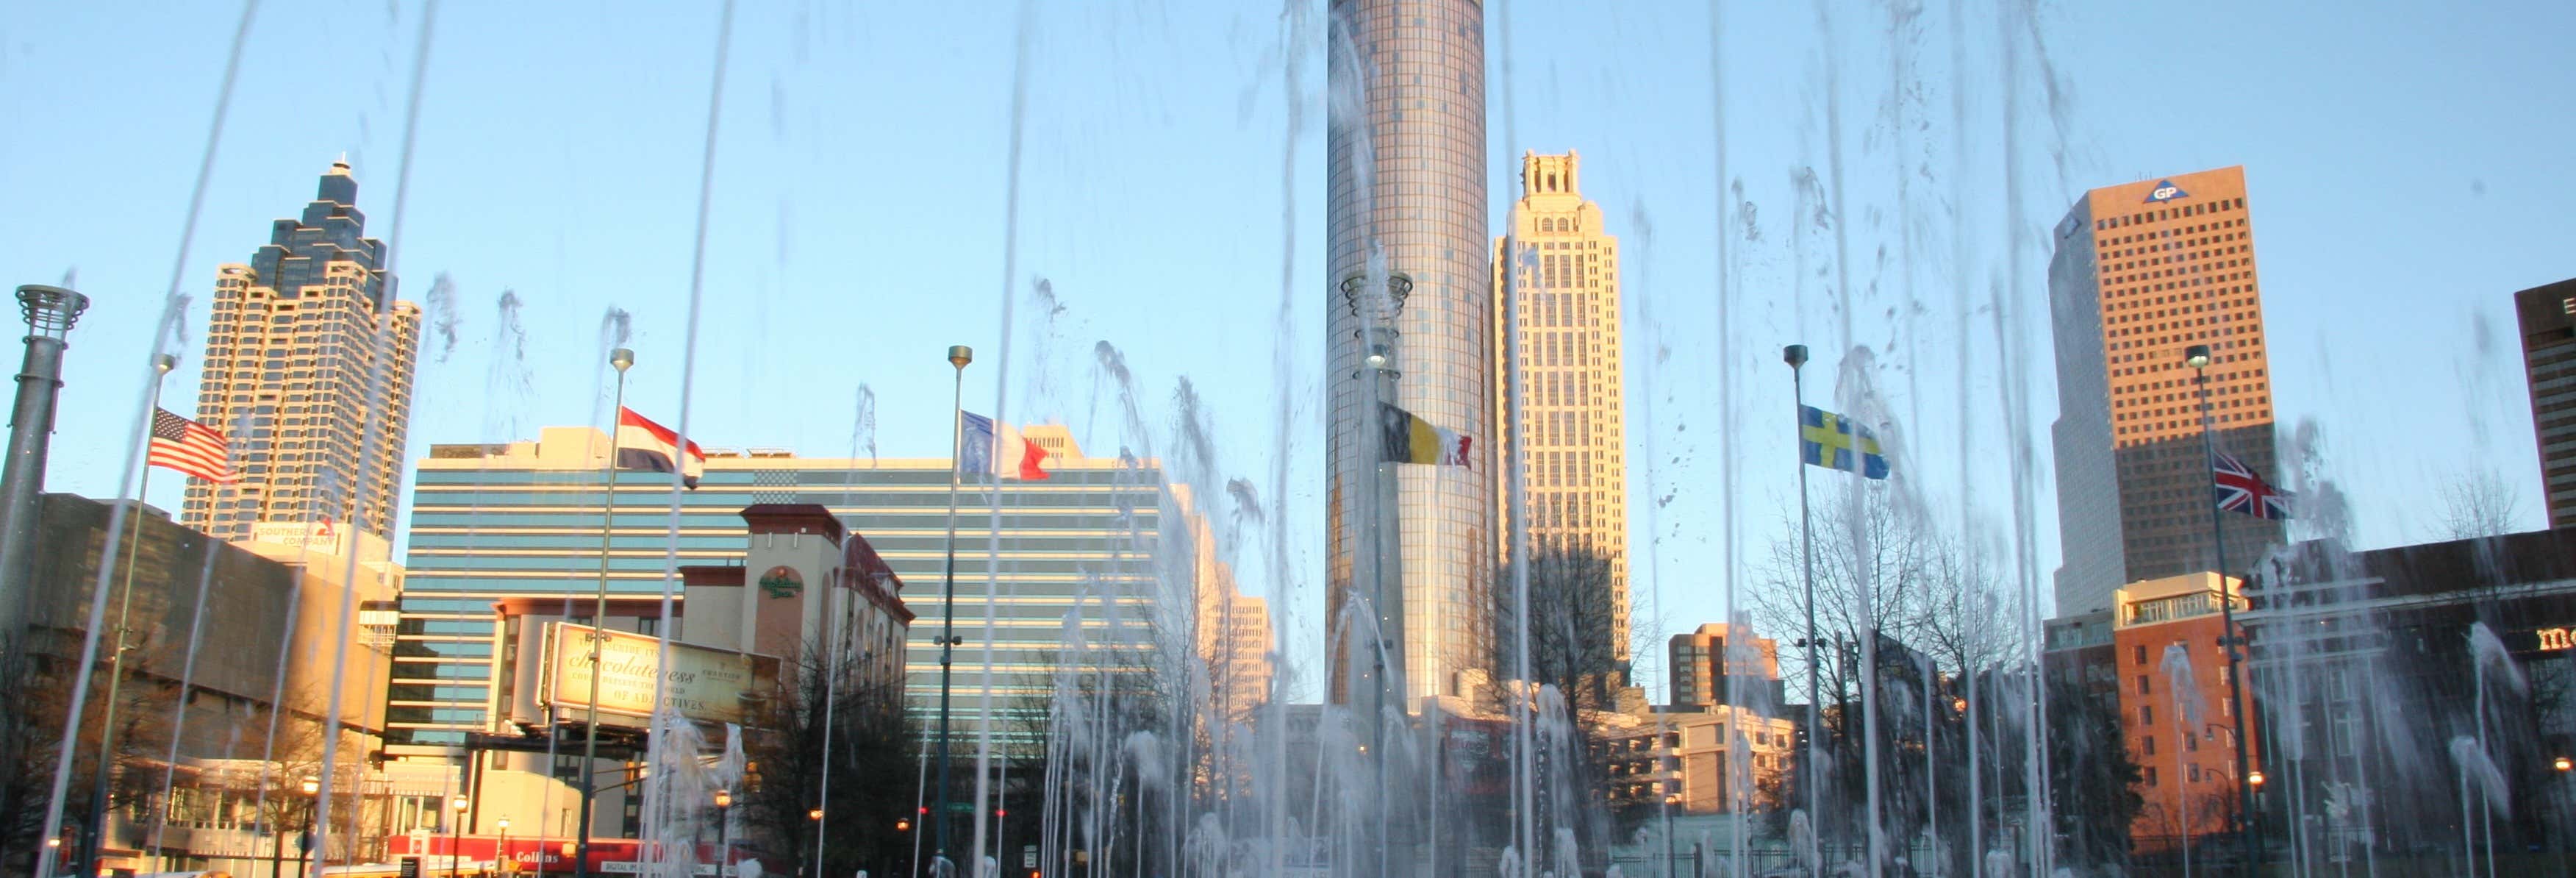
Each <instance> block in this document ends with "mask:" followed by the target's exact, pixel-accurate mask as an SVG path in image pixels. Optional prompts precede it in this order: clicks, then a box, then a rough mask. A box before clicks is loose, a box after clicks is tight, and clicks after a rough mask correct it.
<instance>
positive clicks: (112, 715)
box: [80, 354, 187, 872]
mask: <svg viewBox="0 0 2576 878" xmlns="http://www.w3.org/2000/svg"><path fill="white" fill-rule="evenodd" d="M178 365H179V358H178V357H174V356H171V355H169V354H162V355H160V356H157V357H154V358H153V359H152V369H153V375H152V410H153V411H155V412H158V411H160V410H161V385H162V380H163V379H164V378H167V377H169V375H170V370H171V369H173V368H177V367H178ZM146 429H149V428H146ZM146 441H147V442H148V441H149V440H148V439H147V440H146ZM151 486H152V467H150V466H145V467H144V468H143V472H142V473H141V474H139V475H137V476H136V477H135V482H134V503H135V505H136V507H137V508H136V509H135V510H131V511H128V512H127V513H126V518H127V519H128V520H130V521H133V522H134V531H133V533H130V534H127V535H126V537H125V584H124V586H123V590H124V594H123V595H122V596H121V597H119V598H118V603H117V608H116V645H115V647H113V649H114V652H112V653H110V654H109V655H108V657H107V662H108V672H107V707H106V711H107V715H106V717H105V718H103V719H102V720H101V721H100V722H99V725H98V773H97V776H96V777H94V778H92V779H91V781H90V788H89V820H88V821H87V823H88V825H86V826H84V827H82V832H81V836H82V842H81V850H80V862H81V863H84V864H87V865H88V866H89V867H90V869H91V871H93V872H95V871H97V869H98V858H99V851H100V850H101V849H102V848H104V847H106V842H107V782H108V777H109V774H110V773H112V772H114V771H115V770H116V693H117V690H118V689H119V688H121V684H123V683H124V682H125V651H126V649H127V648H128V647H127V645H126V643H125V632H126V629H127V627H128V626H129V624H130V622H131V620H132V618H133V615H134V561H135V557H136V556H137V555H138V554H139V551H138V550H140V549H141V548H142V547H143V517H142V514H141V509H140V507H141V506H143V505H145V501H144V497H145V496H146V494H145V491H147V490H149V489H150V488H151ZM180 694H181V695H182V696H185V695H186V694H187V693H184V692H183V693H180ZM181 701H182V703H185V698H184V697H183V698H182V699H181Z"/></svg>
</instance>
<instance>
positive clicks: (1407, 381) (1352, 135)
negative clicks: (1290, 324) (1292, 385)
mask: <svg viewBox="0 0 2576 878" xmlns="http://www.w3.org/2000/svg"><path fill="white" fill-rule="evenodd" d="M1484 34H1485V20H1484V9H1483V7H1482V5H1481V4H1480V3H1478V2H1477V0H1405V2H1401V3H1399V2H1396V0H1333V2H1332V3H1331V27H1330V31H1329V33H1328V34H1327V36H1326V40H1327V44H1328V46H1329V49H1328V55H1329V60H1330V70H1329V72H1328V74H1327V80H1328V82H1327V85H1328V87H1329V89H1330V100H1329V101H1328V104H1329V108H1330V109H1329V116H1328V118H1327V127H1328V131H1327V135H1326V145H1325V153H1326V154H1325V171H1324V173H1325V185H1326V189H1327V191H1326V197H1325V218H1324V230H1325V238H1326V246H1327V248H1328V250H1327V255H1326V259H1325V266H1326V268H1325V270H1326V279H1327V281H1328V282H1329V286H1328V287H1327V289H1326V290H1325V291H1324V292H1325V298H1326V302H1325V307H1326V309H1327V317H1326V319H1325V323H1324V326H1325V349H1324V354H1325V361H1324V363H1325V365H1324V375H1325V396H1326V410H1327V412H1328V416H1329V418H1330V420H1329V422H1328V423H1329V425H1330V429H1329V433H1328V439H1327V442H1328V445H1329V447H1328V448H1327V454H1328V457H1327V459H1326V467H1327V472H1326V477H1327V479H1328V487H1327V490H1328V492H1329V493H1328V495H1327V498H1326V501H1325V502H1326V503H1327V504H1328V505H1327V508H1326V530H1327V531H1328V533H1329V536H1328V537H1327V539H1328V540H1329V541H1330V543H1331V546H1330V552H1329V554H1328V561H1327V565H1328V566H1327V570H1326V576H1327V591H1326V594H1327V595H1328V600H1329V602H1330V604H1331V614H1330V616H1329V618H1330V619H1332V620H1334V621H1333V622H1331V623H1329V624H1331V625H1333V626H1335V627H1334V629H1333V630H1334V631H1336V632H1339V631H1342V630H1343V629H1342V628H1341V627H1339V626H1341V625H1343V624H1345V623H1346V622H1347V621H1348V620H1346V619H1345V614H1344V613H1343V612H1342V611H1343V608H1344V607H1345V606H1347V605H1348V604H1349V601H1350V599H1351V592H1352V590H1353V589H1354V588H1368V587H1373V584H1372V583H1366V582H1358V581H1356V580H1358V579H1360V578H1362V577H1360V576H1359V575H1358V568H1359V567H1360V566H1361V559H1360V556H1361V555H1363V554H1368V552H1367V550H1366V549H1364V548H1362V547H1363V546H1368V545H1372V544H1373V543H1374V539H1375V538H1376V536H1377V535H1379V534H1383V533H1385V532H1386V531H1385V529H1383V528H1380V527H1378V526H1377V522H1376V520H1375V518H1376V516H1374V515H1373V514H1368V512H1367V510H1369V509H1371V508H1373V507H1374V506H1376V505H1377V504H1376V503H1375V502H1372V498H1373V497H1374V496H1375V485H1374V480H1375V479H1376V478H1377V462H1378V460H1379V455H1380V446H1379V444H1378V442H1377V433H1376V430H1377V427H1378V417H1377V415H1378V412H1377V410H1376V408H1375V407H1374V405H1373V396H1372V394H1373V391H1372V390H1371V389H1370V388H1371V382H1373V381H1374V380H1376V378H1377V370H1376V369H1374V368H1372V367H1371V366H1370V365H1368V364H1367V363H1366V362H1365V359H1366V357H1367V356H1368V355H1369V354H1370V353H1371V350H1370V349H1371V346H1372V343H1379V344H1384V345H1385V346H1386V347H1387V348H1388V349H1389V350H1388V351H1387V353H1389V354H1390V356H1389V358H1388V360H1389V362H1388V363H1387V364H1386V368H1387V369H1390V370H1392V371H1393V372H1394V373H1396V375H1397V377H1396V380H1395V381H1394V382H1393V385H1394V398H1393V399H1392V400H1387V401H1388V402H1392V403H1394V404H1396V405H1400V406H1402V407H1403V408H1405V409H1407V410H1409V411H1411V412H1413V413H1414V414H1415V415H1418V416H1420V417H1422V418H1424V419H1427V420H1429V421H1430V422H1432V423H1433V424H1436V425H1438V426H1440V427H1443V428H1446V429H1450V430H1456V431H1458V432H1460V433H1463V434H1465V435H1467V436H1469V437H1473V442H1474V443H1475V445H1473V446H1471V451H1472V460H1471V462H1470V465H1468V466H1466V467H1456V466H1413V465H1403V466H1397V467H1394V470H1395V477H1396V478H1397V479H1398V490H1397V495H1398V500H1397V502H1396V504H1395V506H1396V514H1395V515H1394V516H1392V517H1393V518H1394V519H1395V522H1396V524H1397V525H1398V526H1399V528H1400V530H1401V534H1402V543H1401V545H1402V548H1401V553H1400V554H1401V558H1402V565H1401V574H1400V579H1398V580H1397V581H1398V582H1400V587H1399V588H1398V591H1397V593H1400V595H1401V600H1400V601H1390V602H1388V603H1387V604H1385V605H1386V606H1390V607H1392V606H1400V607H1401V614H1400V615H1401V619H1400V624H1396V625H1384V626H1380V627H1381V628H1382V629H1388V628H1391V629H1392V630H1384V632H1383V633H1384V635H1385V638H1386V640H1387V642H1388V644H1389V648H1390V652H1394V653H1398V654H1400V655H1402V657H1403V677H1402V680H1403V685H1404V691H1403V692H1401V693H1397V694H1400V695H1401V696H1403V701H1404V702H1405V703H1407V704H1408V705H1410V704H1414V703H1417V702H1418V699H1419V698H1420V697H1422V696H1428V695H1447V694H1457V693H1458V689H1457V687H1458V685H1459V677H1458V673H1459V672H1460V671H1462V670H1468V669H1481V668H1484V667H1485V666H1486V664H1487V662H1486V652H1487V650H1488V649H1489V648H1490V647H1489V646H1488V637H1489V636H1490V634H1491V632H1490V629H1489V627H1488V626H1487V624H1486V618H1485V617H1486V614H1487V613H1489V612H1490V609H1489V607H1488V606H1487V596H1488V595H1489V594H1490V593H1491V592H1490V589H1491V580H1492V578H1493V573H1492V570H1493V561H1494V558H1493V546H1494V533H1495V530H1494V526H1493V522H1492V517H1493V514H1494V489H1493V485H1494V471H1493V468H1492V461H1493V456H1492V455H1491V454H1489V453H1487V452H1486V451H1485V450H1484V449H1483V447H1482V446H1483V445H1484V444H1485V443H1487V442H1489V441H1490V437H1491V436H1492V435H1493V432H1492V430H1491V428H1490V423H1489V407H1490V406H1491V404H1492V402H1491V400H1492V394H1491V392H1490V388H1489V387H1488V386H1487V382H1488V381H1489V380H1490V379H1491V376H1492V374H1493V370H1492V369H1491V368H1490V367H1489V365H1488V364H1487V362H1486V358H1487V357H1488V356H1489V352H1490V351H1491V345H1490V339H1489V338H1488V335H1489V333H1490V332H1491V328H1490V327H1491V326H1492V323H1491V320H1490V317H1489V314H1488V312H1489V307H1488V305H1489V303H1490V302H1491V300H1492V293H1491V291H1490V290H1489V289H1488V288H1489V287H1490V285H1491V284H1492V279H1491V276H1490V275H1489V274H1488V269H1487V266H1486V264H1485V258H1486V247H1487V244H1486V237H1485V236H1486V223H1487V222H1488V218H1487V217H1486V215H1485V166H1484V158H1485V46H1484ZM1373 331H1374V332H1375V337H1372V332H1373ZM1364 536H1365V537H1368V539H1366V540H1364V539H1362V538H1363V537H1364ZM1386 621H1388V622H1396V621H1398V620H1394V619H1389V620H1386ZM1362 627H1366V626H1365V625H1363V626H1362ZM1331 648H1332V655H1333V660H1332V661H1333V667H1332V672H1331V689H1332V691H1331V695H1332V698H1333V699H1334V700H1335V701H1345V700H1347V699H1348V698H1349V697H1350V695H1351V693H1350V691H1349V690H1350V688H1351V686H1352V683H1353V682H1354V680H1353V676H1352V675H1353V674H1366V673H1369V672H1370V671H1369V669H1368V668H1367V667H1366V666H1365V665H1364V664H1362V663H1355V662H1354V661H1352V658H1353V657H1352V656H1351V655H1350V654H1349V651H1350V640H1349V639H1348V638H1336V639H1335V640H1333V641H1332V647H1331ZM1372 685H1373V684H1372Z"/></svg>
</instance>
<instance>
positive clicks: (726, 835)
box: [716, 790, 733, 878]
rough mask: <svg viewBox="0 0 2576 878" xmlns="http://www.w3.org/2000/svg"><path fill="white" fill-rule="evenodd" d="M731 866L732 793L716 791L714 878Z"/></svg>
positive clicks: (719, 877) (722, 876)
mask: <svg viewBox="0 0 2576 878" xmlns="http://www.w3.org/2000/svg"><path fill="white" fill-rule="evenodd" d="M732 866H733V791H732V790H717V791H716V878H724V876H725V874H726V873H727V872H729V871H731V867H732Z"/></svg>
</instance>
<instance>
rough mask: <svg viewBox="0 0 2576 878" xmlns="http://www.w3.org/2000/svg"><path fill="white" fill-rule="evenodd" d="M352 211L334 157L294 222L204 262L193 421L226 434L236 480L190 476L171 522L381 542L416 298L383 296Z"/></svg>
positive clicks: (385, 277)
mask: <svg viewBox="0 0 2576 878" xmlns="http://www.w3.org/2000/svg"><path fill="white" fill-rule="evenodd" d="M357 205H358V181H357V179H356V178H353V177H351V176H349V163H348V162H346V161H340V162H333V163H332V164H331V169H330V170H329V171H327V172H325V173H323V175H322V180H321V186H320V192H319V193H317V194H316V195H315V196H314V198H313V201H312V202H311V203H309V204H306V205H305V206H304V215H303V216H302V217H301V218H298V219H281V220H278V221H277V222H276V223H275V224H273V226H272V227H271V230H270V233H269V242H268V245H267V246H264V247H261V248H259V252H258V253H255V254H253V255H252V256H251V261H250V264H248V265H242V264H239V263H231V264H226V265H224V266H221V267H220V268H218V269H217V270H216V276H215V301H214V316H213V317H212V318H210V319H209V320H208V321H207V323H206V362H205V375H204V379H203V383H202V384H201V385H200V389H199V390H198V395H197V420H198V421H200V422H203V423H204V424H206V425H207V426H209V427H213V428H215V429H217V430H220V431H223V432H224V434H225V435H226V437H227V438H228V440H229V441H230V444H231V450H232V462H233V469H234V471H235V472H238V473H240V474H241V480H240V481H238V482H233V483H231V484H224V485H217V484H214V483H211V482H207V481H204V480H201V479H190V480H188V493H187V498H186V502H185V504H184V505H182V506H181V507H180V511H179V523H181V524H185V525H188V526H190V527H194V528H197V529H199V530H203V531H205V532H206V533H209V534H213V535H214V536H216V537H218V538H221V539H226V540H234V541H242V540H248V539H251V538H252V536H253V533H254V530H255V527H256V526H257V525H259V524H262V523H277V524H294V525H297V526H298V527H299V529H300V528H301V527H302V526H304V525H309V524H318V523H321V522H324V521H326V520H327V521H330V522H335V523H338V524H339V525H340V526H355V527H357V528H359V529H360V530H363V531H365V532H367V533H371V534H375V535H376V536H378V537H383V538H386V539H391V538H392V536H393V525H394V494H395V492H396V491H397V490H399V489H400V488H401V486H402V468H403V441H404V438H405V435H406V434H407V432H408V428H409V426H410V423H411V381H412V366H413V362H414V358H415V352H416V350H417V349H418V347H419V344H420V306H418V305H414V304H412V303H410V302H398V301H394V298H393V293H394V278H393V275H391V274H388V273H386V271H385V243H384V242H383V241H380V240H377V239H375V238H369V237H365V234H366V226H367V216H366V214H364V213H362V212H360V211H359V210H358V206H357ZM379 368H381V369H382V375H381V378H382V384H381V385H379V384H378V383H377V379H378V377H379V375H378V370H379ZM378 394H381V396H379V395H378ZM378 401H381V403H382V405H383V409H384V410H383V412H382V415H381V417H378V416H377V413H376V412H375V411H373V410H372V409H371V404H373V403H375V402H378ZM369 431H375V436H376V441H375V443H374V445H373V447H372V448H370V447H369V443H368V441H367V437H368V433H369Z"/></svg>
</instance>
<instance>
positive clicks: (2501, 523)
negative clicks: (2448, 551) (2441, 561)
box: [2434, 469, 2522, 540]
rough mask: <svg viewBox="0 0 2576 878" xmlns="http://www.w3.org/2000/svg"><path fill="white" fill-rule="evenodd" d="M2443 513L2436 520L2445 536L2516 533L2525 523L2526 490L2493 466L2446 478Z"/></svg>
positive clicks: (2470, 536)
mask: <svg viewBox="0 0 2576 878" xmlns="http://www.w3.org/2000/svg"><path fill="white" fill-rule="evenodd" d="M2441 498H2442V513H2441V517H2440V518H2439V519H2437V520H2436V521H2435V522H2434V527H2435V529H2436V533H2437V534H2438V535H2439V536H2441V537H2442V538H2444V539H2451V540H2468V539H2477V538H2480V537H2497V536H2503V535H2505V534H2509V533H2513V532H2514V531H2515V530H2516V529H2518V528H2519V527H2520V526H2521V522H2520V519H2521V518H2522V492H2521V491H2520V490H2517V489H2516V488H2515V487H2514V486H2513V483H2511V482H2508V481H2505V478H2504V476H2502V475H2499V474H2497V473H2496V471H2495V470H2492V469H2481V470H2475V471H2471V472H2466V473H2461V474H2457V475H2454V476H2451V477H2448V478H2446V479H2444V480H2443V483H2442V491H2441Z"/></svg>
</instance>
